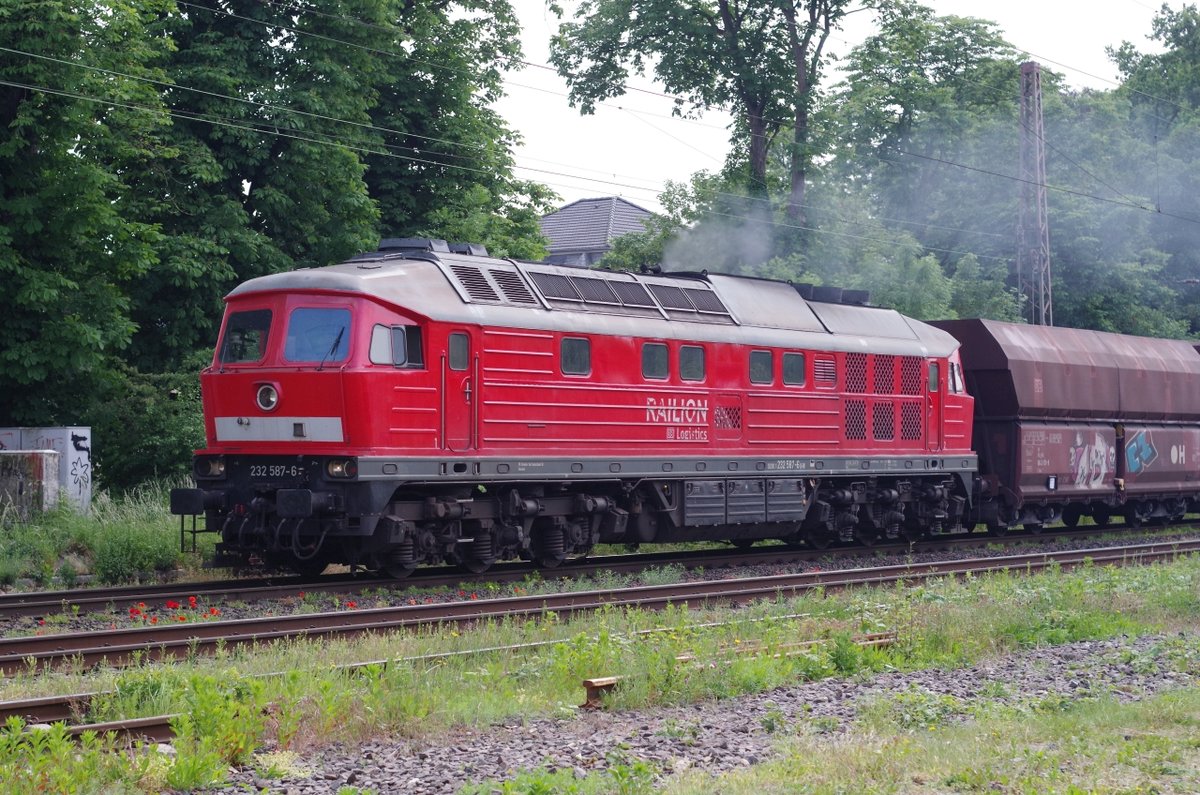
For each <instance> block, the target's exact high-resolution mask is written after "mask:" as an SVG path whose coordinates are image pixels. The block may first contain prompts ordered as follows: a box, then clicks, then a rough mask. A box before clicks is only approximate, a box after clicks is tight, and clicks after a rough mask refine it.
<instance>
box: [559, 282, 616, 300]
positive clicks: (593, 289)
mask: <svg viewBox="0 0 1200 795" xmlns="http://www.w3.org/2000/svg"><path fill="white" fill-rule="evenodd" d="M567 278H569V279H570V280H571V284H573V285H575V289H576V290H578V291H579V294H580V295H582V296H583V300H584V301H587V302H588V303H597V304H619V303H620V300H619V299H618V298H617V294H616V293H614V292H613V290H612V287H610V286H609V284H608V282H606V281H605V280H604V279H596V278H592V277H590V276H569V277H567Z"/></svg>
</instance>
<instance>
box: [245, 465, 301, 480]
mask: <svg viewBox="0 0 1200 795" xmlns="http://www.w3.org/2000/svg"><path fill="white" fill-rule="evenodd" d="M303 472H304V469H303V468H301V467H299V466H297V465H296V464H290V465H289V464H251V465H250V477H252V478H294V477H297V476H298V475H301V474H303Z"/></svg>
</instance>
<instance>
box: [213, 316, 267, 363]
mask: <svg viewBox="0 0 1200 795" xmlns="http://www.w3.org/2000/svg"><path fill="white" fill-rule="evenodd" d="M270 330H271V310H270V309H254V310H252V311H249V312H235V313H233V314H232V315H230V316H229V322H228V323H226V324H225V342H224V344H223V345H221V361H222V362H223V363H226V364H236V363H240V362H257V361H261V360H262V358H263V357H264V356H266V355H267V334H268V332H269V331H270Z"/></svg>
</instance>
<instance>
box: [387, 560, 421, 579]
mask: <svg viewBox="0 0 1200 795" xmlns="http://www.w3.org/2000/svg"><path fill="white" fill-rule="evenodd" d="M416 570H417V564H415V563H413V564H411V565H410V564H407V563H389V564H388V565H387V566H384V567H383V568H381V569H380V571H382V572H383V573H384V574H386V575H387V576H389V577H391V578H392V579H393V580H403V579H405V578H406V577H408V575H410V574H412V573H413V572H414V571H416Z"/></svg>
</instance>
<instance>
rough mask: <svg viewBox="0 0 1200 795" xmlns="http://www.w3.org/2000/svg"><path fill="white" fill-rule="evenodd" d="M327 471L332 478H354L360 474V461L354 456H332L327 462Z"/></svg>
mask: <svg viewBox="0 0 1200 795" xmlns="http://www.w3.org/2000/svg"><path fill="white" fill-rule="evenodd" d="M325 472H326V474H328V475H329V477H331V478H352V477H356V476H357V475H358V462H357V461H355V460H354V459H353V458H331V459H329V461H328V462H327V463H326V464H325Z"/></svg>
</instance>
